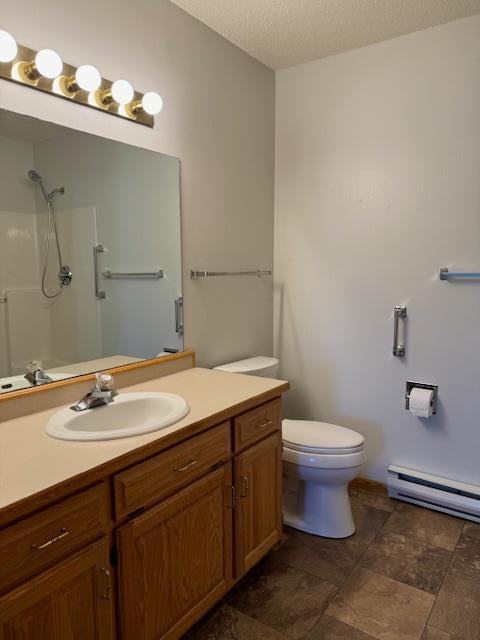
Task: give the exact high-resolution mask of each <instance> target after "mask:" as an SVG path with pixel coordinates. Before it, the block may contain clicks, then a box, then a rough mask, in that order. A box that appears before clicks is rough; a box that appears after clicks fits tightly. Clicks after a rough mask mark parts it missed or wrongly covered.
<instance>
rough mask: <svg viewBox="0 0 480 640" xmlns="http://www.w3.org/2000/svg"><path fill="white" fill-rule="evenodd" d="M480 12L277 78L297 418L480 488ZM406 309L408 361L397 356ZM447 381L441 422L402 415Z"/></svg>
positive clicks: (285, 310)
mask: <svg viewBox="0 0 480 640" xmlns="http://www.w3.org/2000/svg"><path fill="white" fill-rule="evenodd" d="M479 69H480V16H477V17H473V18H467V19H465V20H462V21H458V22H454V23H450V24H448V25H445V26H442V27H438V28H434V29H430V30H427V31H421V32H418V33H415V34H413V35H409V36H405V37H401V38H398V39H395V40H391V41H388V42H385V43H382V44H378V45H373V46H370V47H366V48H363V49H359V50H356V51H351V52H348V53H345V54H341V55H338V56H335V57H331V58H327V59H324V60H321V61H315V62H312V63H309V64H305V65H302V66H298V67H294V68H290V69H287V70H284V71H280V72H279V73H278V75H277V103H276V106H277V122H276V134H277V135H276V202H275V242H276V244H275V270H276V299H275V349H276V352H277V353H278V354H279V356H280V358H281V362H282V376H283V377H286V378H288V379H289V380H290V381H291V383H292V387H293V392H292V393H291V394H289V395H290V397H289V400H288V403H287V414H288V415H289V416H292V417H293V416H296V417H303V418H317V419H322V420H325V421H330V422H334V423H338V424H341V425H346V426H350V427H352V428H354V429H356V430H358V431H360V432H361V433H363V434H365V436H366V438H367V443H368V453H369V463H368V466H367V470H366V474H367V475H368V476H370V477H372V478H376V479H378V480H382V481H384V480H385V469H386V467H387V466H388V465H389V464H391V463H396V464H400V465H404V466H407V467H411V468H414V469H422V470H425V471H428V472H431V473H436V474H439V475H442V476H446V477H451V478H456V479H459V480H463V481H467V482H474V483H480V466H479V451H480V421H479V416H480V330H479V327H480V284H476V283H475V284H473V283H470V284H468V283H467V284H463V283H459V284H449V283H446V282H440V281H439V280H438V271H439V269H440V267H444V266H448V265H455V266H456V267H461V268H463V267H470V268H471V267H475V268H476V270H480V73H479ZM396 304H406V305H408V316H409V319H408V335H407V357H406V358H404V359H403V360H402V359H400V358H394V357H393V356H392V355H391V343H392V309H393V306H394V305H396ZM408 379H410V380H414V381H424V382H431V383H436V384H438V385H439V394H440V395H439V399H440V406H439V410H438V415H437V416H436V417H434V418H431V419H429V420H428V421H421V420H419V419H417V418H415V417H413V416H411V415H410V414H409V413H407V412H406V411H405V409H404V400H403V394H404V390H405V381H406V380H408Z"/></svg>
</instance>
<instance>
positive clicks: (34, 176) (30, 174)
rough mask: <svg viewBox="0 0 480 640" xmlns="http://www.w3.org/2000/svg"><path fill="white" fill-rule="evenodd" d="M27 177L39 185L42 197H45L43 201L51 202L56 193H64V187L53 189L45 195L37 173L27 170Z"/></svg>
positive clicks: (45, 192)
mask: <svg viewBox="0 0 480 640" xmlns="http://www.w3.org/2000/svg"><path fill="white" fill-rule="evenodd" d="M28 177H29V178H30V180H32V181H33V182H36V183H37V184H39V185H40V189H41V190H42V193H43V195H44V197H45V200H46V201H47V202H51V201H52V198H53V196H54V195H55V194H56V193H65V188H64V187H60V188H59V189H53V191H50V193H47V191H46V189H45V187H44V186H43V178H42V176H41V175H40V174H39V173H38V171H35V169H29V170H28Z"/></svg>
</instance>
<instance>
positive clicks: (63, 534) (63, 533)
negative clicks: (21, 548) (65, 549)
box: [32, 527, 70, 551]
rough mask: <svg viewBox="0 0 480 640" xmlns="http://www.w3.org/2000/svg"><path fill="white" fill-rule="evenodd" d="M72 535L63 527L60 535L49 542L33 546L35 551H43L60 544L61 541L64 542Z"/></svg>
mask: <svg viewBox="0 0 480 640" xmlns="http://www.w3.org/2000/svg"><path fill="white" fill-rule="evenodd" d="M69 533H70V530H69V529H65V528H64V527H62V528H61V529H60V531H59V533H58V534H57V535H56V536H54V537H53V538H51V539H50V540H47V542H44V543H43V544H35V543H33V544H32V549H34V550H35V551H42V549H46V548H47V547H49V546H50V545H52V544H54V543H55V542H58V541H59V540H62V539H63V538H66V537H67V536H68V534H69Z"/></svg>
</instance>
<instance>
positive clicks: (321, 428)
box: [282, 420, 365, 453]
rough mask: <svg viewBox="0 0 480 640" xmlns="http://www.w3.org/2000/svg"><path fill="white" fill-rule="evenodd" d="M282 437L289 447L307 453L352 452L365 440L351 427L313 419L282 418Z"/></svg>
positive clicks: (361, 446)
mask: <svg viewBox="0 0 480 640" xmlns="http://www.w3.org/2000/svg"><path fill="white" fill-rule="evenodd" d="M282 438H283V443H284V445H285V446H286V447H288V448H289V449H295V450H297V451H307V452H309V453H354V452H356V451H361V450H362V449H363V443H364V442H365V438H364V437H363V436H362V435H360V434H359V433H357V432H356V431H352V429H346V428H345V427H339V426H338V425H336V424H329V423H328V422H315V421H314V420H283V421H282Z"/></svg>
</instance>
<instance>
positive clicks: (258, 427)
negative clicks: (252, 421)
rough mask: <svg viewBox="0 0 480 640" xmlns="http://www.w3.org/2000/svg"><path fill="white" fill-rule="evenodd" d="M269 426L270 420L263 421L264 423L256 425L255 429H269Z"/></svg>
mask: <svg viewBox="0 0 480 640" xmlns="http://www.w3.org/2000/svg"><path fill="white" fill-rule="evenodd" d="M271 424H272V421H271V420H265V422H262V423H261V424H257V426H256V428H257V429H265V427H269V426H270V425H271Z"/></svg>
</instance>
